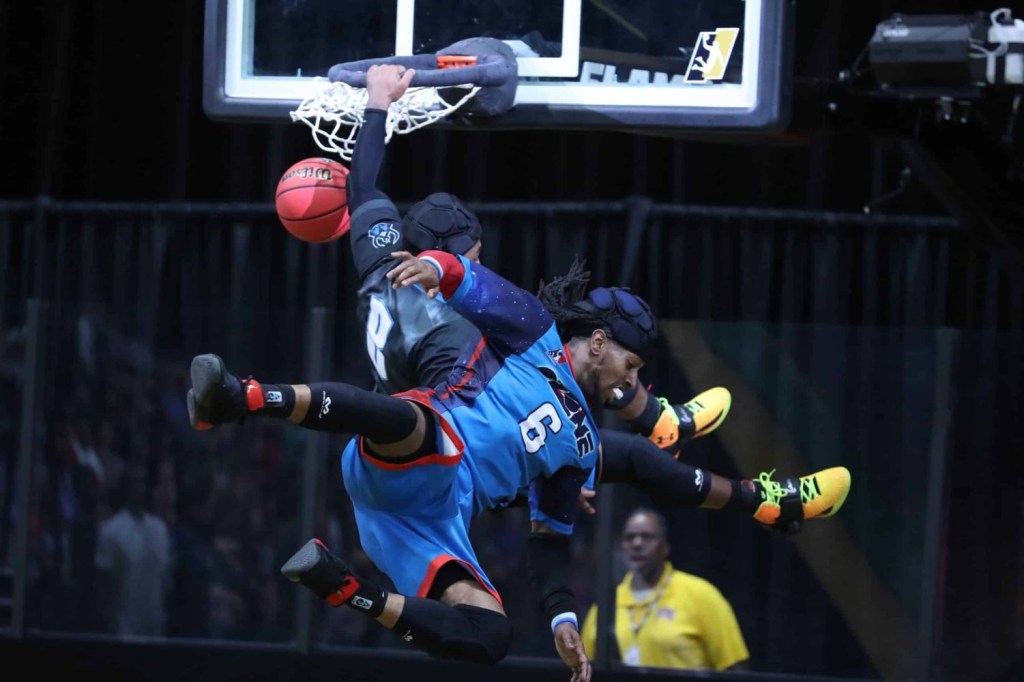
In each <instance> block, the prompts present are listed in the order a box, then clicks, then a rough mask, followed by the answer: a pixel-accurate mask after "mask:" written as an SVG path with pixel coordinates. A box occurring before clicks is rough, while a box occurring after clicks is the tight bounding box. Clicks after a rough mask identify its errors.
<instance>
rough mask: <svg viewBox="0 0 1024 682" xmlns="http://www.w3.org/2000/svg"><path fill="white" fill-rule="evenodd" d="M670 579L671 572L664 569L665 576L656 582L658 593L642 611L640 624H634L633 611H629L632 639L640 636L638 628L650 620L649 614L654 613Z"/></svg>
mask: <svg viewBox="0 0 1024 682" xmlns="http://www.w3.org/2000/svg"><path fill="white" fill-rule="evenodd" d="M671 577H672V571H670V570H668V569H667V568H666V570H665V574H664V575H663V576H662V577H661V580H659V581H658V591H657V592H655V594H654V596H653V597H652V598H651V602H650V603H649V604H648V605H647V609H646V610H645V611H644V615H643V616H642V617H641V618H640V622H636V620H635V619H634V617H633V611H634V609H633V608H631V609H629V629H630V630H632V631H633V638H634V639H637V638H638V637H639V636H640V628H642V627H643V626H644V625H646V624H647V619H648V618H650V616H651V612H652V611H654V607H655V606H657V605H658V601H659V600H660V599H661V597H662V595H664V594H665V590H666V589H668V583H669V580H670V579H671Z"/></svg>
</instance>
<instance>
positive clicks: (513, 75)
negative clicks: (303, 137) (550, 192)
mask: <svg viewBox="0 0 1024 682" xmlns="http://www.w3.org/2000/svg"><path fill="white" fill-rule="evenodd" d="M374 64H400V65H402V66H405V67H406V68H411V69H415V70H416V73H415V75H413V78H412V82H411V83H410V85H409V89H408V90H406V92H405V94H404V95H402V97H401V98H400V99H399V100H398V101H397V102H395V103H393V104H392V105H391V106H390V107H389V108H388V115H387V120H386V124H385V130H386V134H385V138H384V139H385V142H388V141H390V140H391V137H392V135H394V134H396V133H397V134H399V135H404V134H407V133H411V132H412V131H414V130H417V129H419V128H422V127H424V126H427V125H430V124H431V123H434V122H436V121H439V120H441V119H442V118H445V117H447V116H450V115H452V114H453V113H454V112H455V111H457V110H459V109H462V110H463V113H464V114H465V115H466V116H467V117H491V116H498V115H500V114H503V113H505V112H506V111H508V110H509V109H511V108H512V105H513V103H514V102H515V92H516V83H517V81H518V64H517V62H516V57H515V53H514V52H513V51H512V48H511V47H509V46H508V45H507V44H505V43H504V42H503V41H501V40H497V39H494V38H469V39H466V40H461V41H459V42H457V43H454V44H452V45H450V46H448V47H446V48H444V49H443V50H440V51H439V52H437V53H436V54H421V55H411V56H407V57H384V58H380V59H363V60H360V61H356V62H346V63H343V64H335V65H334V66H332V67H331V68H330V70H329V71H328V72H327V78H317V79H315V82H317V83H319V84H321V87H320V90H319V92H317V93H316V94H315V95H313V96H312V97H309V98H307V99H305V100H303V101H302V102H301V103H300V104H299V106H298V108H297V109H296V110H295V111H292V112H290V115H291V119H292V121H295V122H302V123H305V124H306V125H307V126H309V127H310V129H311V130H312V134H313V140H314V142H316V145H317V146H318V147H320V148H321V149H323V150H324V151H326V152H330V153H336V154H338V155H339V156H341V158H342V159H344V160H346V161H351V160H352V152H353V151H354V149H355V139H356V133H357V132H358V131H359V127H360V126H361V125H362V124H363V120H364V119H363V110H364V109H365V108H366V101H367V96H368V95H367V92H366V72H367V70H368V69H369V68H370V67H371V66H373V65H374Z"/></svg>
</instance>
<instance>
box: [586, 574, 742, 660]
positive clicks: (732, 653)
mask: <svg viewBox="0 0 1024 682" xmlns="http://www.w3.org/2000/svg"><path fill="white" fill-rule="evenodd" d="M665 570H666V572H667V573H663V574H662V582H667V584H665V585H664V590H663V591H662V593H661V595H660V596H659V595H658V592H659V588H660V587H661V585H660V584H659V586H656V587H655V589H654V590H653V591H652V592H651V593H650V594H649V595H648V596H647V597H646V598H645V599H643V600H641V601H639V602H638V601H637V600H636V598H635V597H634V596H633V591H632V590H631V589H630V587H629V583H630V581H631V580H632V578H633V574H632V573H627V574H626V577H625V579H624V580H623V581H622V582H621V583H619V586H618V588H617V589H616V591H615V637H616V639H617V641H618V645H619V655H620V656H621V657H622V661H623V663H625V664H626V665H637V666H645V667H652V668H690V669H710V670H724V669H726V668H728V667H730V666H732V665H735V664H736V663H739V662H741V661H745V660H747V659H748V658H749V657H750V654H749V652H748V651H747V645H746V642H744V640H743V633H742V632H740V626H739V623H737V622H736V615H735V614H734V613H733V610H732V606H730V605H729V602H728V601H726V599H725V597H723V596H722V593H721V592H719V591H718V588H716V587H715V586H714V585H712V584H711V583H709V582H708V581H707V580H704V579H703V578H699V577H697V576H695V575H690V574H689V573H683V572H682V571H676V570H674V569H673V568H672V564H671V563H669V562H665ZM666 577H668V580H667V581H666ZM655 599H657V601H656V602H655V601H654V600H655ZM645 614H647V616H646V619H644V616H645ZM637 626H639V629H638V630H637V632H636V633H635V634H634V630H635V629H637ZM580 635H581V636H582V638H583V645H584V646H585V647H586V649H587V654H588V655H591V656H592V655H593V654H594V644H595V641H596V639H597V605H596V604H595V605H592V606H591V607H590V611H588V612H587V617H586V619H585V620H584V621H583V630H582V632H581V633H580Z"/></svg>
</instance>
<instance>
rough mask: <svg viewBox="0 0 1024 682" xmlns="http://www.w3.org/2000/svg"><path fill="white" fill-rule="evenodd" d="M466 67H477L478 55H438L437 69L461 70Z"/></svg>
mask: <svg viewBox="0 0 1024 682" xmlns="http://www.w3.org/2000/svg"><path fill="white" fill-rule="evenodd" d="M464 66H476V55H461V54H459V55H456V54H446V55H437V68H439V69H459V68H462V67H464Z"/></svg>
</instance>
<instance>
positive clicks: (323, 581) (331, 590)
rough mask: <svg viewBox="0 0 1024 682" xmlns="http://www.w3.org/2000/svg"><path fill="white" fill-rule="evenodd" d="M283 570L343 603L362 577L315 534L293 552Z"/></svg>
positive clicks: (334, 602) (330, 599) (329, 600)
mask: <svg viewBox="0 0 1024 682" xmlns="http://www.w3.org/2000/svg"><path fill="white" fill-rule="evenodd" d="M281 573H283V574H284V577H286V578H288V580H291V581H292V582H293V583H298V584H299V585H303V586H304V587H307V588H308V589H309V590H310V591H311V592H312V593H313V594H315V595H316V596H318V597H320V598H321V599H323V600H324V601H326V602H327V603H328V604H330V605H331V606H341V605H342V604H344V603H345V602H347V601H348V600H349V599H351V598H352V597H353V596H354V595H355V593H356V590H358V589H359V581H358V580H356V579H355V577H354V576H353V575H352V572H351V571H349V568H348V565H346V564H345V562H344V561H342V560H341V559H339V558H338V557H336V556H334V555H333V554H331V552H330V550H328V549H327V547H326V546H325V545H324V543H322V542H320V541H319V540H317V539H316V538H314V539H312V540H310V541H309V542H307V543H306V544H305V545H303V546H302V549H300V550H299V551H298V552H296V553H295V554H293V555H292V558H291V559H289V560H288V561H286V562H285V564H284V566H282V567H281ZM356 599H359V597H356ZM355 605H356V606H359V604H355ZM363 608H366V607H363Z"/></svg>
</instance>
